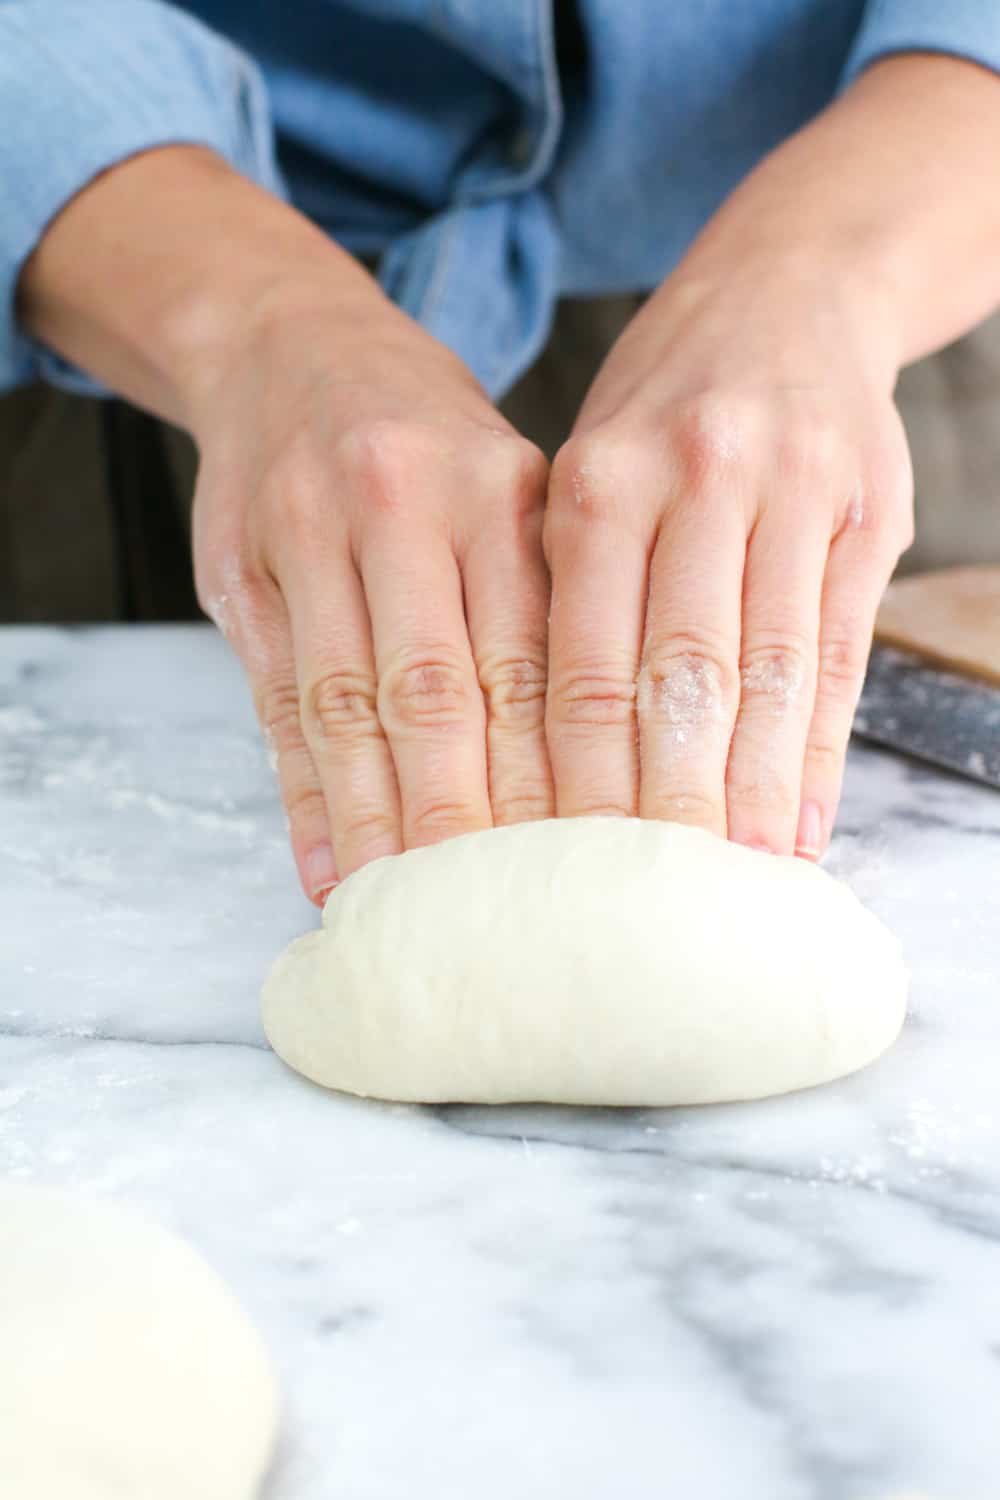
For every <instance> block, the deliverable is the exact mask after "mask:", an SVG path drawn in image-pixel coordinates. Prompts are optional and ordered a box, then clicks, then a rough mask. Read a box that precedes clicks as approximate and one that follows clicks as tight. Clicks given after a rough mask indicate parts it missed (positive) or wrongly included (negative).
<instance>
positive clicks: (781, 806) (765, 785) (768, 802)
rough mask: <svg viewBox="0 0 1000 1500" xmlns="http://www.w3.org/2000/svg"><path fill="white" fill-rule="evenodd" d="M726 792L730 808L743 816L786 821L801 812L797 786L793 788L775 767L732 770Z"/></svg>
mask: <svg viewBox="0 0 1000 1500" xmlns="http://www.w3.org/2000/svg"><path fill="white" fill-rule="evenodd" d="M726 793H727V796H728V799H729V803H730V805H731V806H732V807H736V808H739V809H740V810H741V811H742V812H743V813H750V814H756V815H758V816H763V817H767V816H769V815H770V816H775V817H782V818H787V817H791V816H793V815H794V814H795V813H796V812H797V811H798V804H799V787H798V785H797V784H796V785H795V786H793V785H792V784H791V782H790V781H789V780H788V779H787V778H786V777H785V776H783V775H782V773H781V772H780V771H777V770H775V769H774V768H773V767H769V766H764V765H756V766H754V767H752V768H744V767H733V768H731V769H730V771H729V775H728V777H727V779H726Z"/></svg>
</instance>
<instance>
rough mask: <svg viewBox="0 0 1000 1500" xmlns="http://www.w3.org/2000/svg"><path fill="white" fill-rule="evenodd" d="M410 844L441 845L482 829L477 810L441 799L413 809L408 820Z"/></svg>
mask: <svg viewBox="0 0 1000 1500" xmlns="http://www.w3.org/2000/svg"><path fill="white" fill-rule="evenodd" d="M407 823H408V831H409V838H408V840H407V842H408V843H410V844H439V843H442V842H443V841H444V840H445V839H449V838H454V837H455V836H456V835H457V834H460V833H468V832H469V831H470V830H472V829H475V828H480V827H482V819H481V818H480V817H478V816H477V814H476V812H475V810H474V809H473V808H471V807H468V806H465V805H463V804H462V803H460V802H455V801H448V800H445V799H441V800H439V801H434V802H426V803H424V804H422V805H421V806H419V807H417V808H415V809H413V810H412V811H411V812H410V814H409V816H408V818H407Z"/></svg>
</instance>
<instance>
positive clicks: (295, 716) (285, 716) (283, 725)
mask: <svg viewBox="0 0 1000 1500" xmlns="http://www.w3.org/2000/svg"><path fill="white" fill-rule="evenodd" d="M257 717H258V718H259V720H260V723H261V728H262V729H263V731H264V739H265V741H266V742H267V743H268V745H269V746H271V745H273V746H274V748H275V749H276V750H277V751H279V752H280V753H284V752H285V751H287V750H290V749H291V748H292V747H293V746H295V745H297V744H299V743H300V741H301V739H302V724H301V721H300V718H299V694H298V689H297V687H296V685H295V683H294V682H287V681H277V682H268V683H265V684H264V686H263V687H262V688H261V690H260V692H259V694H258V697H257Z"/></svg>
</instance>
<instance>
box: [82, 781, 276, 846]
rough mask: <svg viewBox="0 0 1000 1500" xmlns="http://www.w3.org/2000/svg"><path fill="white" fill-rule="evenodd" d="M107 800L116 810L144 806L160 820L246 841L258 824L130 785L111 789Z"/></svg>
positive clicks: (252, 820) (254, 821) (255, 831)
mask: <svg viewBox="0 0 1000 1500" xmlns="http://www.w3.org/2000/svg"><path fill="white" fill-rule="evenodd" d="M108 802H109V803H110V805H111V806H112V807H113V808H116V809H121V808H126V807H143V808H145V809H147V811H149V812H151V813H152V814H153V816H154V817H157V818H159V819H160V820H161V822H164V823H178V822H186V823H191V824H193V825H194V826H195V827H196V828H204V829H207V830H208V831H209V832H210V833H231V834H234V835H235V836H236V837H237V838H241V839H243V840H245V841H246V842H249V841H250V840H251V839H253V838H254V837H255V835H256V833H257V823H256V820H255V819H254V818H239V817H232V816H227V815H225V814H223V813H217V812H212V811H210V810H208V809H206V808H199V807H190V806H188V804H187V803H183V802H170V801H168V800H167V798H166V797H161V796H160V794H159V793H158V792H138V791H136V790H134V789H133V788H131V787H123V788H122V789H120V790H116V791H112V792H111V793H110V794H109V796H108Z"/></svg>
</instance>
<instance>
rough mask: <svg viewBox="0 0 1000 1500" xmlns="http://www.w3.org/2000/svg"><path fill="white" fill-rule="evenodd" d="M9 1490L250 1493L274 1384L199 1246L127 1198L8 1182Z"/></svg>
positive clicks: (1, 1485)
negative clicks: (130, 1207)
mask: <svg viewBox="0 0 1000 1500" xmlns="http://www.w3.org/2000/svg"><path fill="white" fill-rule="evenodd" d="M0 1348H2V1351H3V1357H2V1360H0V1495H3V1496H4V1497H7V1496H9V1497H10V1500H14V1497H15V1496H16V1497H17V1500H140V1497H141V1500H180V1497H182V1496H183V1500H251V1497H252V1496H254V1495H256V1493H257V1488H258V1485H259V1482H260V1480H261V1478H262V1477H263V1474H264V1471H265V1469H266V1467H267V1464H268V1460H269V1458H270V1454H271V1449H272V1446H273V1441H274V1431H275V1391H274V1385H273V1381H272V1378H271V1372H270V1368H269V1365H268V1361H267V1357H266V1355H265V1353H264V1350H263V1347H262V1345H261V1343H260V1340H259V1339H258V1337H257V1334H256V1333H255V1332H254V1329H253V1328H252V1327H251V1325H250V1323H249V1322H248V1321H247V1318H246V1317H245V1315H244V1313H243V1312H242V1311H241V1309H240V1307H239V1306H238V1305H237V1303H236V1301H235V1299H234V1298H233V1297H232V1296H231V1295H230V1293H229V1292H228V1291H227V1289H226V1288H225V1286H224V1285H223V1284H222V1282H221V1281H220V1280H219V1278H218V1277H217V1276H216V1274H215V1272H214V1271H212V1270H210V1269H209V1267H208V1266H207V1265H206V1264H205V1262H204V1261H203V1260H201V1258H200V1257H199V1256H198V1255H196V1254H195V1252H194V1251H193V1250H192V1249H190V1248H189V1247H188V1246H187V1245H185V1244H183V1243H182V1242H181V1241H180V1240H177V1239H175V1238H173V1236H171V1235H169V1234H166V1233H165V1232H164V1231H163V1230H161V1229H157V1228H156V1227H155V1226H153V1225H151V1224H147V1223H146V1222H145V1221H144V1220H142V1219H140V1218H138V1217H137V1216H135V1215H134V1214H133V1213H131V1212H128V1211H126V1210H125V1209H122V1208H118V1207H116V1206H114V1205H113V1204H109V1203H104V1202H101V1201H99V1200H92V1199H88V1198H84V1197H82V1196H77V1195H75V1194H72V1193H61V1192H55V1191H50V1190H48V1189H43V1188H33V1187H22V1186H5V1185H2V1184H0Z"/></svg>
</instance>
